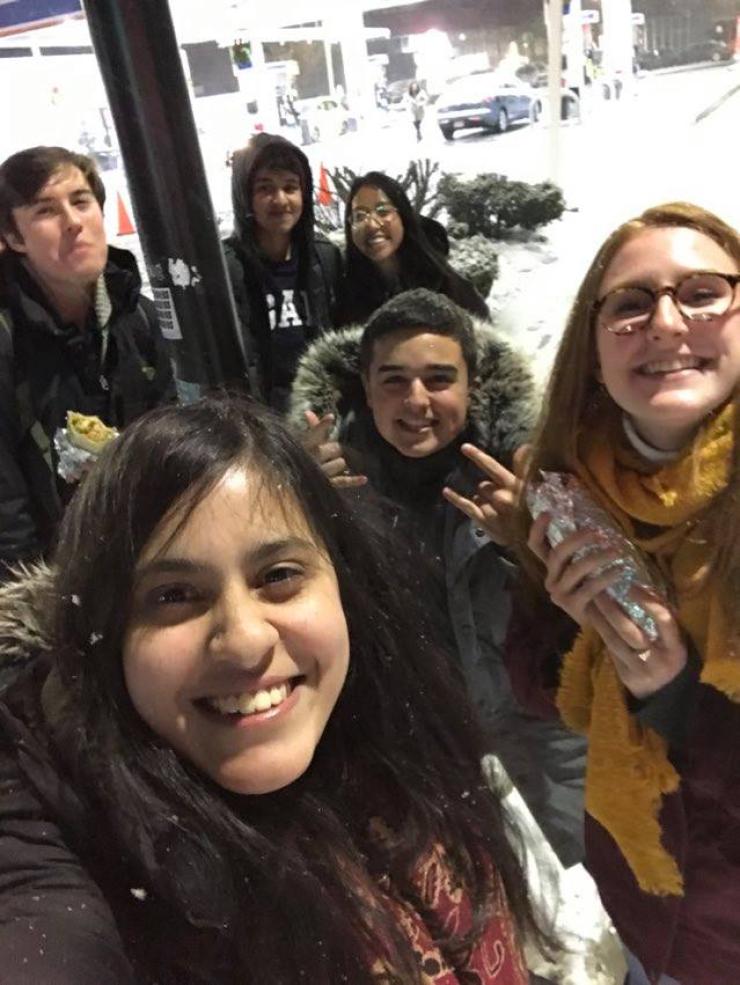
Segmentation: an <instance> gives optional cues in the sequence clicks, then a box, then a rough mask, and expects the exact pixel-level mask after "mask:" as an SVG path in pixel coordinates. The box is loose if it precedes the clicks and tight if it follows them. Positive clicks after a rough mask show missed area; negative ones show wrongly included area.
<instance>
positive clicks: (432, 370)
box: [363, 329, 470, 458]
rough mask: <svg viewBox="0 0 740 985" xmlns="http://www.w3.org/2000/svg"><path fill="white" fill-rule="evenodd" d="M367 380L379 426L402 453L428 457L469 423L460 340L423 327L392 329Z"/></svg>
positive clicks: (376, 352) (375, 351) (378, 347)
mask: <svg viewBox="0 0 740 985" xmlns="http://www.w3.org/2000/svg"><path fill="white" fill-rule="evenodd" d="M363 383H364V386H365V395H366V397H367V404H368V407H369V408H370V410H371V411H372V415H373V420H374V422H375V427H376V428H377V429H378V432H379V434H380V435H381V436H382V437H383V438H385V440H386V441H387V442H388V444H390V445H393V447H394V448H395V449H396V451H398V452H400V453H401V455H405V456H407V457H408V458H425V457H426V456H427V455H432V454H434V452H437V451H441V450H442V449H443V448H446V447H447V445H449V444H450V443H451V442H452V441H454V440H455V438H456V437H457V436H458V435H459V434H460V433H461V432H462V431H463V429H464V428H465V425H466V423H467V417H468V406H469V403H470V393H469V383H468V368H467V366H466V364H465V360H464V358H463V354H462V349H461V347H460V343H459V342H458V341H457V339H454V338H450V337H449V336H446V335H435V334H433V333H432V332H425V331H424V330H423V329H410V330H403V331H399V332H391V333H390V334H389V335H385V336H383V337H382V338H379V339H378V340H377V341H376V342H375V345H374V346H373V358H372V361H371V363H370V367H369V369H368V373H367V376H366V377H364V378H363Z"/></svg>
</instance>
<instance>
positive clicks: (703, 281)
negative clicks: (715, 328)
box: [594, 271, 740, 335]
mask: <svg viewBox="0 0 740 985" xmlns="http://www.w3.org/2000/svg"><path fill="white" fill-rule="evenodd" d="M738 283H740V274H718V273H715V272H713V271H695V272H693V273H690V274H687V275H686V277H682V278H681V280H680V281H679V282H678V283H677V284H675V285H674V286H673V287H662V288H661V289H660V290H659V291H652V290H651V289H650V288H649V287H618V288H617V289H616V290H614V291H610V292H609V293H608V294H606V295H605V296H604V297H603V298H601V299H600V300H599V301H597V302H596V304H595V305H594V315H595V317H596V318H597V320H598V323H599V324H600V325H603V326H604V328H605V329H606V330H607V332H612V333H613V334H614V335H632V334H633V333H634V332H638V331H640V329H642V328H644V327H645V326H646V325H647V324H648V322H649V321H650V319H651V318H652V317H653V314H654V313H655V308H656V305H657V304H658V300H659V299H660V298H661V297H663V295H664V294H668V295H670V297H671V298H672V300H673V303H674V304H675V305H676V307H677V308H678V310H679V311H680V312H681V315H682V316H683V317H684V318H685V319H686V321H690V322H708V321H713V320H714V319H715V318H721V317H722V315H725V314H727V312H728V311H729V310H730V306H731V305H732V299H733V297H734V295H735V288H736V286H737V285H738Z"/></svg>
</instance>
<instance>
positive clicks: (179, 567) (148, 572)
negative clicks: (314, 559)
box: [135, 537, 318, 582]
mask: <svg viewBox="0 0 740 985" xmlns="http://www.w3.org/2000/svg"><path fill="white" fill-rule="evenodd" d="M295 550H300V551H307V550H309V551H313V552H315V551H317V550H318V548H317V546H316V544H314V542H313V541H311V540H306V538H305V537H283V538H281V539H280V540H270V541H265V542H264V543H262V544H258V545H257V546H256V547H255V548H254V549H253V550H251V551H249V552H248V558H249V562H250V564H254V565H260V564H264V563H265V562H266V561H269V560H270V559H271V558H273V557H275V556H276V555H279V554H284V553H285V552H287V551H295ZM213 569H214V565H212V564H204V563H201V562H200V561H194V560H193V559H192V558H187V557H178V556H177V555H170V556H167V557H155V558H152V560H151V561H146V562H145V563H144V564H142V565H141V566H140V567H138V568H137V569H136V573H135V581H136V582H140V581H142V580H143V579H145V578H151V577H152V576H153V575H169V574H197V573H201V572H208V571H212V570H213Z"/></svg>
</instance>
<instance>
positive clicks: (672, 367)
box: [640, 356, 702, 376]
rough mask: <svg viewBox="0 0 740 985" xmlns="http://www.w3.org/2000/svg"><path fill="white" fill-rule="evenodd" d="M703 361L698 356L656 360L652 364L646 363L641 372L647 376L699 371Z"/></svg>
mask: <svg viewBox="0 0 740 985" xmlns="http://www.w3.org/2000/svg"><path fill="white" fill-rule="evenodd" d="M701 363H702V361H701V359H698V358H697V357H696V356H677V357H676V358H674V359H662V360H656V361H655V362H652V363H645V365H644V366H641V367H640V372H641V373H644V374H645V375H646V376H652V375H653V374H657V373H678V372H680V371H681V370H682V369H698V368H699V367H700V366H701Z"/></svg>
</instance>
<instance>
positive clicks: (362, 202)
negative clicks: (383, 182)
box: [350, 185, 403, 270]
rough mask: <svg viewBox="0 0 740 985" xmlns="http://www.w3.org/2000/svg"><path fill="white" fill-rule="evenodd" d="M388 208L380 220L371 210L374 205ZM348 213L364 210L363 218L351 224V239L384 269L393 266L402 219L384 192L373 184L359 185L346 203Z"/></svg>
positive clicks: (400, 235)
mask: <svg viewBox="0 0 740 985" xmlns="http://www.w3.org/2000/svg"><path fill="white" fill-rule="evenodd" d="M379 205H380V206H386V207H388V208H390V209H392V211H391V212H389V214H388V215H386V216H385V218H383V219H381V218H380V216H378V215H377V213H376V212H375V209H376V208H377V206H379ZM350 208H351V212H352V213H354V212H357V211H360V212H365V213H367V218H366V219H365V221H364V222H362V223H360V224H359V225H354V224H353V225H352V242H353V243H354V244H355V246H356V247H357V249H358V250H359V251H360V253H362V254H363V256H366V257H367V258H368V260H371V261H372V262H373V263H375V264H377V266H378V267H380V268H381V269H385V270H392V269H393V268H394V267H395V266H396V262H397V257H396V252H397V250H398V248H399V246H400V245H401V243H402V242H403V222H402V221H401V217H400V215H399V214H398V212H397V211H396V209H395V206H394V205H393V202H391V200H390V199H389V198H388V196H387V195H386V193H385V192H384V191H381V190H380V188H375V187H374V186H373V185H363V186H362V187H361V188H359V189H358V190H357V192H356V193H355V195H354V197H353V199H352V202H351V203H350Z"/></svg>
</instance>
